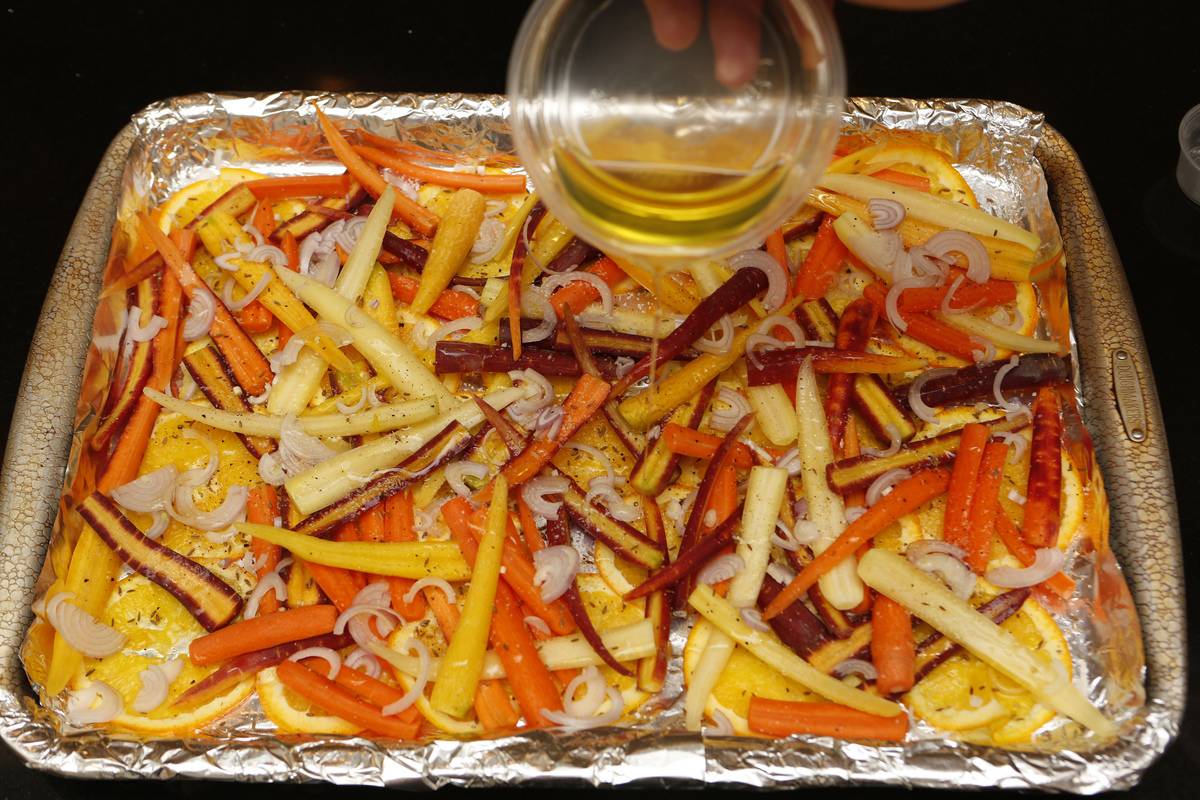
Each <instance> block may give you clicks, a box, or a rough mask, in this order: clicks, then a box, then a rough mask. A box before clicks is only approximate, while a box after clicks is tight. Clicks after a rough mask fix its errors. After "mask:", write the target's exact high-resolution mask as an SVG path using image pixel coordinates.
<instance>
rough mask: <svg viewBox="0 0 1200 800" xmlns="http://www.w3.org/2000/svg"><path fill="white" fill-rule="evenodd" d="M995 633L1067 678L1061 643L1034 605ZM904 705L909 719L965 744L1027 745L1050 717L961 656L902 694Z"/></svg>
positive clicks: (975, 661) (1066, 652) (1068, 670)
mask: <svg viewBox="0 0 1200 800" xmlns="http://www.w3.org/2000/svg"><path fill="white" fill-rule="evenodd" d="M1001 627H1003V628H1005V629H1006V630H1007V631H1008V632H1009V633H1011V634H1012V635H1013V636H1015V637H1016V639H1017V641H1019V642H1020V643H1021V644H1022V645H1024V646H1025V647H1027V648H1029V650H1031V651H1032V652H1034V653H1038V654H1041V655H1043V656H1044V657H1046V658H1049V659H1051V660H1052V661H1054V662H1055V663H1058V664H1060V665H1061V666H1062V668H1063V669H1064V670H1065V671H1066V674H1068V675H1070V674H1071V654H1070V650H1069V648H1068V646H1067V642H1066V639H1065V638H1064V637H1063V634H1062V631H1061V630H1060V629H1059V627H1058V625H1057V623H1055V621H1054V618H1053V617H1051V616H1050V614H1049V613H1047V612H1046V610H1045V609H1044V608H1043V607H1042V606H1041V605H1040V604H1039V603H1038V602H1037V601H1036V600H1032V599H1030V600H1026V601H1025V604H1024V605H1023V606H1022V607H1021V609H1020V610H1019V611H1018V612H1017V613H1016V614H1014V615H1013V616H1012V617H1010V618H1009V619H1007V620H1005V621H1004V623H1002V625H1001ZM907 701H908V704H909V706H910V707H911V708H912V710H913V713H914V714H916V715H917V716H918V717H920V718H921V719H923V720H925V721H926V722H928V723H929V724H930V725H933V726H934V727H936V728H940V729H942V730H949V731H956V732H960V733H961V735H962V738H963V739H965V740H968V741H973V742H982V743H994V744H999V745H1006V746H1008V745H1015V744H1021V743H1023V742H1027V741H1029V739H1030V737H1031V736H1032V735H1033V734H1034V733H1035V732H1036V731H1037V730H1038V729H1039V728H1040V727H1042V726H1043V725H1044V724H1046V723H1047V722H1049V721H1050V720H1051V719H1052V718H1053V717H1054V712H1053V711H1052V710H1050V709H1048V708H1046V707H1045V706H1042V705H1041V704H1039V703H1038V702H1037V701H1036V700H1035V699H1034V697H1033V695H1031V694H1030V693H1029V692H1028V691H1026V690H1024V688H1022V687H1021V686H1020V685H1019V684H1016V683H1015V682H1013V681H1011V680H1009V679H1008V678H1006V677H1005V676H1003V675H999V674H998V673H996V672H995V671H994V670H992V669H991V668H989V667H988V666H987V665H986V664H984V663H983V662H982V661H980V660H979V659H977V658H975V657H974V656H971V655H966V654H963V655H959V656H955V657H954V658H952V659H950V660H949V661H947V662H946V663H945V664H942V665H941V666H939V667H938V668H937V669H935V670H933V672H931V673H929V675H928V676H926V677H925V678H923V679H922V680H921V681H920V683H918V684H917V685H916V686H915V687H913V689H912V691H911V692H909V693H908V695H907Z"/></svg>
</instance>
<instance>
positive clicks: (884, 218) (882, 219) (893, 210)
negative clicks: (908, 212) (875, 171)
mask: <svg viewBox="0 0 1200 800" xmlns="http://www.w3.org/2000/svg"><path fill="white" fill-rule="evenodd" d="M867 211H869V212H870V214H871V227H873V228H874V229H875V230H877V231H890V230H892V229H893V228H895V227H896V226H897V225H899V224H900V223H901V222H903V221H904V204H903V203H900V202H898V201H896V200H892V199H890V198H884V197H872V198H871V199H870V200H868V201H867Z"/></svg>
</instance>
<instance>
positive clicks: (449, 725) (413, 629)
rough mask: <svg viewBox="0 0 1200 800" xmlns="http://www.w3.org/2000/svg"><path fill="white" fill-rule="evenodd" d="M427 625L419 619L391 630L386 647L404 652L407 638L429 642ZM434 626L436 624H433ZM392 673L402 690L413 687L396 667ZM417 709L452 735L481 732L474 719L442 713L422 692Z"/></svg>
mask: <svg viewBox="0 0 1200 800" xmlns="http://www.w3.org/2000/svg"><path fill="white" fill-rule="evenodd" d="M426 627H428V626H422V623H421V621H420V620H418V621H416V622H409V623H408V624H406V625H402V626H400V627H399V628H397V629H396V630H394V631H392V633H391V635H390V636H388V647H391V648H392V649H393V650H396V651H398V652H404V648H403V645H404V643H405V642H407V641H408V640H409V639H414V638H415V639H419V640H420V641H422V642H425V643H429V641H430V637H431V633H430V632H428V631H427V630H425V628H426ZM433 627H436V626H433ZM392 674H393V675H394V676H395V677H396V680H397V681H399V682H400V685H401V686H403V687H404V691H406V692H407V691H408V690H409V689H411V688H412V687H413V684H414V683H415V681H414V680H413V678H412V677H410V676H408V675H406V674H405V673H403V672H401V671H400V670H398V669H392ZM417 710H418V711H420V712H421V716H422V717H424V718H425V719H426V721H428V722H429V724H431V725H433V726H434V727H435V728H437V729H438V730H440V731H444V732H445V733H449V734H453V735H454V736H462V737H469V736H479V735H480V734H482V733H483V726H482V725H480V724H479V723H478V722H476V721H474V720H461V719H457V718H455V717H452V716H450V715H449V714H443V713H442V712H441V711H438V710H437V709H435V708H434V707H433V706H432V705H430V704H429V698H428V697H427V696H426V695H424V694H422V695H421V696H419V697H418V698H417Z"/></svg>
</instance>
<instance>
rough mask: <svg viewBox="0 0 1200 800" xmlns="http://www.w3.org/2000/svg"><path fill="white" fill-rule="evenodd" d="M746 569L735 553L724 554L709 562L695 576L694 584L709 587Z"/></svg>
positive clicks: (744, 563)
mask: <svg viewBox="0 0 1200 800" xmlns="http://www.w3.org/2000/svg"><path fill="white" fill-rule="evenodd" d="M745 568H746V562H745V561H743V560H742V557H741V556H739V555H738V554H737V553H726V554H725V555H722V556H717V557H716V558H714V559H712V560H711V561H709V562H708V563H707V564H705V565H704V567H703V568H702V569H701V570H700V572H699V573H697V574H696V582H697V583H704V584H707V585H709V586H711V585H712V584H714V583H720V582H721V581H726V580H729V579H730V578H732V577H733V576H734V575H737V574H738V573H739V572H741V571H742V570H743V569H745Z"/></svg>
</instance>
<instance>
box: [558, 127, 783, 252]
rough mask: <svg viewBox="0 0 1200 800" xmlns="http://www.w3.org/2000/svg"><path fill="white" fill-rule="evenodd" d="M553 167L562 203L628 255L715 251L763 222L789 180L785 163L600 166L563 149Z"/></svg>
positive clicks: (594, 160) (615, 163)
mask: <svg viewBox="0 0 1200 800" xmlns="http://www.w3.org/2000/svg"><path fill="white" fill-rule="evenodd" d="M555 162H556V167H557V170H558V174H559V178H560V181H561V185H562V189H563V194H564V199H566V200H567V202H569V203H570V204H571V205H572V206H573V207H574V210H575V212H576V213H577V214H578V215H579V216H580V217H582V218H583V220H584V221H585V222H586V224H587V226H588V227H590V228H591V229H592V230H594V231H596V232H597V233H599V234H600V237H601V241H604V242H612V243H620V245H621V247H622V249H625V250H627V251H629V252H631V253H638V252H659V253H666V252H670V251H672V250H678V251H682V252H696V251H698V250H709V251H717V250H720V249H722V248H724V247H726V246H727V245H728V244H729V243H730V242H733V241H737V240H738V239H740V238H741V237H742V235H743V234H744V233H745V232H746V231H747V230H748V229H750V228H751V227H752V226H754V225H755V224H757V223H759V222H760V221H761V219H762V215H763V212H764V210H765V209H766V208H768V207H769V206H770V205H771V203H772V201H773V200H774V199H775V197H776V195H777V194H778V193H779V192H780V191H781V190H782V189H783V187H784V184H785V183H786V178H787V169H786V167H785V166H784V165H783V164H771V165H768V166H766V167H758V168H751V169H745V168H738V167H731V168H714V167H712V166H711V165H706V166H693V165H689V164H687V163H669V162H657V163H654V162H647V161H644V160H636V161H635V160H611V159H597V158H594V157H590V156H585V155H583V154H581V153H578V152H577V151H574V150H572V149H571V148H568V147H558V148H556V149H555ZM639 261H642V263H645V264H646V265H647V266H649V267H651V268H653V267H654V263H658V262H659V261H660V260H659V259H653V263H647V261H646V260H645V259H639ZM654 271H656V272H657V271H659V270H658V269H655V270H654Z"/></svg>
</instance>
